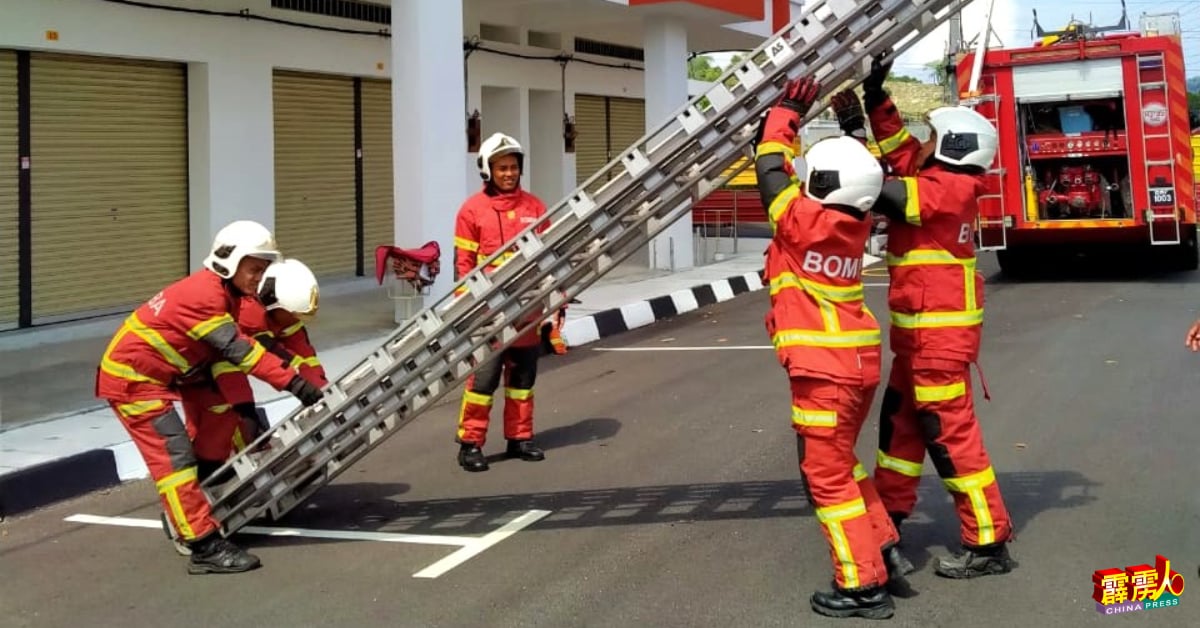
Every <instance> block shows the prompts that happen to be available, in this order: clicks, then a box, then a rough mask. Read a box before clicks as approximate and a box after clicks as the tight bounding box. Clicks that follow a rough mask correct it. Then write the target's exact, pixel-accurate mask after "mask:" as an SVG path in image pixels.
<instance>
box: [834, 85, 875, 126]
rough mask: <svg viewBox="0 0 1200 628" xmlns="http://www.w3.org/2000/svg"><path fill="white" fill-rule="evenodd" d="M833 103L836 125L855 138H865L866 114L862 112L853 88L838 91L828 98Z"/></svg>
mask: <svg viewBox="0 0 1200 628" xmlns="http://www.w3.org/2000/svg"><path fill="white" fill-rule="evenodd" d="M830 104H831V105H833V112H834V113H836V114H837V119H838V126H839V127H841V129H842V131H844V132H845V133H846V135H852V136H854V137H857V138H865V137H866V136H867V131H866V116H865V115H864V114H863V108H862V103H861V102H859V101H858V95H856V94H855V93H854V90H850V89H847V90H845V91H841V92H838V93H837V94H835V95H834V97H833V98H832V99H831V100H830Z"/></svg>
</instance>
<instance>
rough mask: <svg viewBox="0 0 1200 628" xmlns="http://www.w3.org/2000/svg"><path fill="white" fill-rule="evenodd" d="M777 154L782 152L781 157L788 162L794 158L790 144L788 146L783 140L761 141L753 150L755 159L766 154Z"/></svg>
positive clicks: (794, 153) (793, 151)
mask: <svg viewBox="0 0 1200 628" xmlns="http://www.w3.org/2000/svg"><path fill="white" fill-rule="evenodd" d="M779 154H782V155H783V158H784V159H786V160H787V161H788V162H789V163H790V162H791V161H792V160H793V159H795V158H796V151H795V149H793V148H792V147H791V146H788V145H787V144H784V143H783V142H775V141H770V142H763V143H762V144H759V145H758V148H756V149H755V150H754V158H755V159H758V158H759V157H764V156H766V155H779Z"/></svg>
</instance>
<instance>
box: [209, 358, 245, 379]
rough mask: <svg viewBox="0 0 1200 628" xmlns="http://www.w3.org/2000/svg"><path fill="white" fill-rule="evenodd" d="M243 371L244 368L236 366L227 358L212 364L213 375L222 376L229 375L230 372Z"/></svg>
mask: <svg viewBox="0 0 1200 628" xmlns="http://www.w3.org/2000/svg"><path fill="white" fill-rule="evenodd" d="M241 372H242V369H239V368H238V367H236V366H234V365H233V363H232V362H227V361H225V360H222V361H220V362H216V363H214V364H213V365H212V374H213V377H220V376H222V375H229V374H230V373H241Z"/></svg>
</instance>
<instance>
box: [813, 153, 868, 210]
mask: <svg viewBox="0 0 1200 628" xmlns="http://www.w3.org/2000/svg"><path fill="white" fill-rule="evenodd" d="M804 168H805V170H804V195H805V196H807V197H808V198H811V199H813V200H814V201H818V202H820V203H821V204H823V205H846V206H849V207H853V208H855V209H857V210H859V211H863V212H865V211H867V210H869V209H871V206H872V205H874V204H875V200H876V199H877V198H879V190H880V189H881V188H882V187H883V168H882V167H881V166H880V165H879V162H878V161H877V160H876V159H875V156H874V155H872V154H871V151H869V150H867V147H866V146H863V145H862V143H861V142H859V141H858V140H856V139H854V138H852V137H848V136H841V137H828V138H825V139H823V140H820V141H818V142H817V143H816V144H813V145H812V148H810V149H808V153H806V154H805V155H804Z"/></svg>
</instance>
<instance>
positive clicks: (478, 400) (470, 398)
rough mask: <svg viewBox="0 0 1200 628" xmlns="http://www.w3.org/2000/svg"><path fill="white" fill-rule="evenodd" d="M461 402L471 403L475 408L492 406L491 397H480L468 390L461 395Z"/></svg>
mask: <svg viewBox="0 0 1200 628" xmlns="http://www.w3.org/2000/svg"><path fill="white" fill-rule="evenodd" d="M463 402H465V403H473V404H475V405H477V406H490V405H492V396H491V395H481V394H479V393H475V392H471V391H469V390H468V391H467V392H465V393H463Z"/></svg>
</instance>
